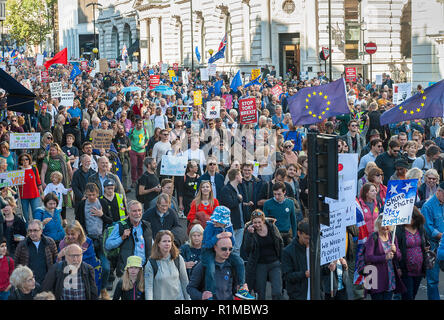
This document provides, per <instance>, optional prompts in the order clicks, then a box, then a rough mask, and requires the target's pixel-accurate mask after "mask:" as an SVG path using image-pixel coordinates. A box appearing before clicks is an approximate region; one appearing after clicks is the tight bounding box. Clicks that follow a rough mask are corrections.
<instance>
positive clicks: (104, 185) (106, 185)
mask: <svg viewBox="0 0 444 320" xmlns="http://www.w3.org/2000/svg"><path fill="white" fill-rule="evenodd" d="M115 185H116V184H115V183H114V181H113V180H111V179H107V180H105V182H104V183H103V187H104V188H105V187H113V186H115Z"/></svg>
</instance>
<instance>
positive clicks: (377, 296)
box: [371, 291, 393, 300]
mask: <svg viewBox="0 0 444 320" xmlns="http://www.w3.org/2000/svg"><path fill="white" fill-rule="evenodd" d="M371 296H372V300H392V298H393V291H384V292H379V293H373V294H371Z"/></svg>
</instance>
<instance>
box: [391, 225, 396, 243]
mask: <svg viewBox="0 0 444 320" xmlns="http://www.w3.org/2000/svg"><path fill="white" fill-rule="evenodd" d="M395 234H396V225H395V227H394V228H393V236H392V246H393V245H394V244H395Z"/></svg>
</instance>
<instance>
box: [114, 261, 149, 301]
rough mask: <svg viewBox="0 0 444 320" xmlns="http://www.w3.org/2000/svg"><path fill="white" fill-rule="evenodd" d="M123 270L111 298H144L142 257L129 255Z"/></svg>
mask: <svg viewBox="0 0 444 320" xmlns="http://www.w3.org/2000/svg"><path fill="white" fill-rule="evenodd" d="M126 261H127V262H126V266H125V271H124V273H123V275H122V278H120V280H119V282H118V283H117V285H116V289H115V290H114V294H113V300H145V279H144V277H143V266H142V258H141V257H139V256H129V257H128V259H127V260H126Z"/></svg>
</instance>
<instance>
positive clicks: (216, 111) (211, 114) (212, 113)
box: [205, 101, 220, 119]
mask: <svg viewBox="0 0 444 320" xmlns="http://www.w3.org/2000/svg"><path fill="white" fill-rule="evenodd" d="M206 104H207V112H206V116H205V117H206V118H207V119H216V118H219V117H220V101H208V102H207V103H206Z"/></svg>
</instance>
